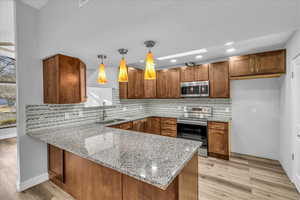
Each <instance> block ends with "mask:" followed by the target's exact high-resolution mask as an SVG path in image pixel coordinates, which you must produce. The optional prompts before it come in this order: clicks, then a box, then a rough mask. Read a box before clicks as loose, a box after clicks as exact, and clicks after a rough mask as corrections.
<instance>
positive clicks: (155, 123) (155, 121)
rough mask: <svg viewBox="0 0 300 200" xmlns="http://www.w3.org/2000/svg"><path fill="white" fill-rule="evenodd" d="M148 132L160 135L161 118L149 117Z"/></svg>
mask: <svg viewBox="0 0 300 200" xmlns="http://www.w3.org/2000/svg"><path fill="white" fill-rule="evenodd" d="M146 132H147V133H153V134H157V135H160V117H148V118H147V123H146Z"/></svg>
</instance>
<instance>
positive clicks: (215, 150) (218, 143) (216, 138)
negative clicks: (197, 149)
mask: <svg viewBox="0 0 300 200" xmlns="http://www.w3.org/2000/svg"><path fill="white" fill-rule="evenodd" d="M208 152H209V156H214V157H218V158H223V159H227V160H228V159H229V128H228V123H224V122H209V123H208Z"/></svg>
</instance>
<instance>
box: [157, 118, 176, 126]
mask: <svg viewBox="0 0 300 200" xmlns="http://www.w3.org/2000/svg"><path fill="white" fill-rule="evenodd" d="M161 124H162V126H163V125H165V124H168V125H177V119H176V118H161Z"/></svg>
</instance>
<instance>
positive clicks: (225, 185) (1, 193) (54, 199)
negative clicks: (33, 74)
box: [0, 139, 300, 200]
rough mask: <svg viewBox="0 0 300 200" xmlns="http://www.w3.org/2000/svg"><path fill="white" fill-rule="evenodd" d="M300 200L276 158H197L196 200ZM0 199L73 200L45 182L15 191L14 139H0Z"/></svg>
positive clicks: (238, 156)
mask: <svg viewBox="0 0 300 200" xmlns="http://www.w3.org/2000/svg"><path fill="white" fill-rule="evenodd" d="M283 199H288V200H291V199H292V200H300V195H299V193H298V192H297V191H296V189H295V187H294V185H293V184H292V183H291V182H290V181H289V179H288V177H287V176H286V174H285V173H284V171H283V170H282V168H281V166H280V164H279V162H278V161H273V160H267V159H260V158H254V157H250V156H242V155H233V156H232V158H231V160H230V161H223V160H219V159H215V158H202V157H200V158H199V200H283ZM0 200H73V198H72V197H71V196H70V195H68V194H67V193H65V192H64V191H62V190H61V189H59V188H58V187H56V186H55V185H54V184H52V183H51V182H49V181H47V182H45V183H43V184H40V185H38V186H36V187H33V188H31V189H28V190H26V191H25V192H21V193H18V192H16V139H7V140H0Z"/></svg>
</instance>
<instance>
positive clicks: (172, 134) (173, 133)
mask: <svg viewBox="0 0 300 200" xmlns="http://www.w3.org/2000/svg"><path fill="white" fill-rule="evenodd" d="M161 135H163V136H169V137H177V131H176V130H175V131H174V130H165V129H162V130H161Z"/></svg>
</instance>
